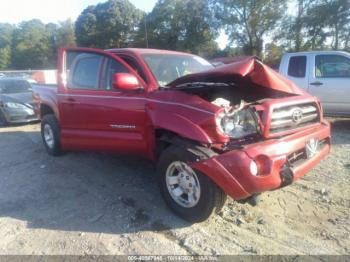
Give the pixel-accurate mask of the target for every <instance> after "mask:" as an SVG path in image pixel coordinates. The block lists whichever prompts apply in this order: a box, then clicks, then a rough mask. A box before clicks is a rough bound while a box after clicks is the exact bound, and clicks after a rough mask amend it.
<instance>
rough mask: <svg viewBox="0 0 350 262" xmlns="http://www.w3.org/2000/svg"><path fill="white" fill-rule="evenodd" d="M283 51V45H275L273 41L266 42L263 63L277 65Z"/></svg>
mask: <svg viewBox="0 0 350 262" xmlns="http://www.w3.org/2000/svg"><path fill="white" fill-rule="evenodd" d="M284 51H285V50H284V47H283V46H279V45H276V44H275V43H269V44H266V46H265V57H264V63H265V64H267V65H269V66H272V67H274V68H276V67H277V66H278V65H279V62H280V60H281V57H282V55H283V53H284Z"/></svg>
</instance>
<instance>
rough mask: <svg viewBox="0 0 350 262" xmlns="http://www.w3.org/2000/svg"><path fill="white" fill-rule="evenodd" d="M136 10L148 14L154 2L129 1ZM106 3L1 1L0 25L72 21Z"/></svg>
mask: <svg viewBox="0 0 350 262" xmlns="http://www.w3.org/2000/svg"><path fill="white" fill-rule="evenodd" d="M129 1H130V2H131V3H133V4H134V5H135V6H136V7H137V8H139V9H141V10H144V11H146V12H149V11H151V10H152V8H153V6H154V5H155V3H156V2H157V1H156V0H129ZM103 2H106V0H2V1H1V5H0V23H11V24H17V23H19V22H21V21H24V20H31V19H33V18H37V19H40V20H41V21H43V22H44V23H49V22H58V21H63V20H66V19H68V18H71V19H72V20H73V21H75V20H76V18H77V17H78V16H79V14H80V13H81V12H82V11H83V10H84V9H85V8H86V7H88V6H89V5H96V4H98V3H103Z"/></svg>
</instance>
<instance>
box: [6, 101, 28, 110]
mask: <svg viewBox="0 0 350 262" xmlns="http://www.w3.org/2000/svg"><path fill="white" fill-rule="evenodd" d="M4 105H5V107H7V108H13V109H28V107H26V106H25V105H22V104H19V103H12V102H7V103H5V104H4Z"/></svg>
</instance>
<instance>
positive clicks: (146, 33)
mask: <svg viewBox="0 0 350 262" xmlns="http://www.w3.org/2000/svg"><path fill="white" fill-rule="evenodd" d="M145 37H146V47H147V48H148V32H147V13H146V14H145Z"/></svg>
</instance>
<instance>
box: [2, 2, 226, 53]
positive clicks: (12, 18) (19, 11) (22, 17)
mask: <svg viewBox="0 0 350 262" xmlns="http://www.w3.org/2000/svg"><path fill="white" fill-rule="evenodd" d="M129 1H130V2H131V3H133V4H134V5H135V6H136V7H137V8H139V9H141V10H143V11H145V12H150V11H151V10H152V9H153V7H154V5H155V4H156V2H157V0H129ZM103 2H106V0H2V1H1V5H0V6H1V7H0V23H10V24H18V23H20V22H21V21H26V20H31V19H34V18H36V19H40V20H41V21H42V22H44V23H50V22H53V23H57V22H58V21H63V20H66V19H68V18H70V19H72V20H73V21H75V20H76V19H77V17H78V16H79V14H80V13H81V12H82V11H83V10H84V9H85V8H86V7H88V6H89V5H96V4H98V3H103ZM217 42H218V44H219V46H220V48H221V49H223V48H225V47H226V44H227V36H226V35H225V34H224V33H221V34H220V37H219V38H218V39H217Z"/></svg>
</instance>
